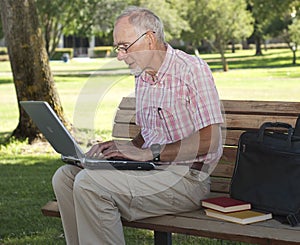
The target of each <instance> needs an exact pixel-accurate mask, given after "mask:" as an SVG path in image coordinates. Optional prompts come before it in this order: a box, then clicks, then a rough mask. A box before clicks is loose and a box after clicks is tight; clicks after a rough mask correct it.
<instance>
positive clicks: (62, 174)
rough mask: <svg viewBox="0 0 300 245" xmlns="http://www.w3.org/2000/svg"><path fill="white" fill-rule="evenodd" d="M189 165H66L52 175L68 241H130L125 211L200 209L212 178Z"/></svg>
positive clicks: (140, 214)
mask: <svg viewBox="0 0 300 245" xmlns="http://www.w3.org/2000/svg"><path fill="white" fill-rule="evenodd" d="M201 173H202V172H199V171H197V170H189V167H188V166H170V167H168V168H167V169H166V170H152V171H118V170H86V169H85V170H81V169H80V168H77V167H75V166H72V165H64V166H62V167H60V168H59V169H58V170H57V171H56V173H55V175H54V176H53V179H52V184H53V189H54V192H55V195H56V198H57V201H58V206H59V210H60V213H61V218H62V224H63V228H64V233H65V238H66V242H67V244H70V245H76V244H83V245H88V244H97V245H102V244H103V245H108V244H112V245H116V244H118V245H120V244H125V240H124V234H123V227H122V223H121V217H122V218H124V219H126V220H130V221H132V220H137V219H142V218H147V217H153V216H159V215H164V214H170V213H179V212H186V211H191V210H196V209H198V208H199V206H200V200H201V199H203V198H205V197H206V196H207V194H208V193H209V189H210V188H209V187H210V183H209V178H206V179H205V180H201V179H202V178H201Z"/></svg>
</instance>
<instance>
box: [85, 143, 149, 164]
mask: <svg viewBox="0 0 300 245" xmlns="http://www.w3.org/2000/svg"><path fill="white" fill-rule="evenodd" d="M87 156H88V157H93V158H104V159H109V158H115V159H130V160H135V161H149V160H152V152H151V150H150V149H142V148H138V147H136V146H134V145H133V144H132V143H131V141H126V142H124V141H117V140H112V141H106V142H103V143H98V144H95V145H93V146H92V148H91V149H90V150H89V151H88V152H87Z"/></svg>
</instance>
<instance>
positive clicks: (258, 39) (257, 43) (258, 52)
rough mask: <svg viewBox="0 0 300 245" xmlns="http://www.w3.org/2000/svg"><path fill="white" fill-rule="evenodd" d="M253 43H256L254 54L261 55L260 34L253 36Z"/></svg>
mask: <svg viewBox="0 0 300 245" xmlns="http://www.w3.org/2000/svg"><path fill="white" fill-rule="evenodd" d="M255 45H256V53H255V55H256V56H260V55H262V50H261V38H260V36H258V35H256V36H255Z"/></svg>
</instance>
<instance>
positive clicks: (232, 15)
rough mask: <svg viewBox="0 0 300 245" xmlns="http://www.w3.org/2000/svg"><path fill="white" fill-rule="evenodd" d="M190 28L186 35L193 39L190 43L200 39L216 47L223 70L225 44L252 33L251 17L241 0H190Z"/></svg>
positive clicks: (225, 68) (224, 65) (224, 67)
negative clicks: (191, 28) (191, 29)
mask: <svg viewBox="0 0 300 245" xmlns="http://www.w3.org/2000/svg"><path fill="white" fill-rule="evenodd" d="M189 9H190V10H189V11H190V12H189V20H190V26H192V27H193V31H192V32H188V33H187V34H186V37H185V38H186V39H190V40H193V45H194V46H197V45H200V44H201V42H202V41H203V40H206V41H207V42H209V43H210V45H211V47H212V48H213V49H215V50H217V51H218V52H219V53H220V55H221V59H222V65H223V70H224V71H227V69H228V64H227V61H226V57H225V51H226V48H227V45H228V43H229V42H230V41H232V40H242V39H243V38H246V37H248V36H249V35H250V34H251V33H252V30H253V29H252V21H253V19H252V17H251V14H250V13H249V12H248V11H247V10H246V3H245V1H244V0H235V1H232V0H223V1H219V0H193V1H190V6H189Z"/></svg>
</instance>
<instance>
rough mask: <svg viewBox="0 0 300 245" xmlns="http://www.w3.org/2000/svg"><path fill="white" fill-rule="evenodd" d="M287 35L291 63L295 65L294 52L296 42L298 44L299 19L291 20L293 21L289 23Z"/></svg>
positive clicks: (296, 45) (295, 50)
mask: <svg viewBox="0 0 300 245" xmlns="http://www.w3.org/2000/svg"><path fill="white" fill-rule="evenodd" d="M288 32H289V34H288V36H289V40H290V41H289V42H288V45H289V48H290V49H291V50H292V52H293V62H292V64H293V65H296V63H297V62H296V59H297V58H296V57H297V56H296V52H297V49H298V44H300V20H299V19H295V20H294V21H293V23H292V24H291V25H289V27H288Z"/></svg>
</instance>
